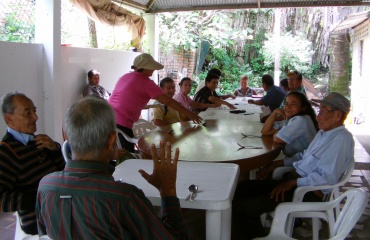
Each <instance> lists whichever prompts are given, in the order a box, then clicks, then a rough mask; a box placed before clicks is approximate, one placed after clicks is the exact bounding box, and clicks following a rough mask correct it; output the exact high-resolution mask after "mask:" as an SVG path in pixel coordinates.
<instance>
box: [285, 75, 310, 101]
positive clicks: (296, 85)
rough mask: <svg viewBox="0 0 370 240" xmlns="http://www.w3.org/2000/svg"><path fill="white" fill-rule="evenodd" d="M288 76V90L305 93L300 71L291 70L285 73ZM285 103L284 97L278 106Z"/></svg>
mask: <svg viewBox="0 0 370 240" xmlns="http://www.w3.org/2000/svg"><path fill="white" fill-rule="evenodd" d="M287 77H288V87H289V89H290V92H300V93H303V94H304V95H307V94H306V91H305V90H304V87H303V85H302V79H303V77H302V73H300V72H298V71H291V72H288V73H287ZM284 105H285V98H284V100H283V101H282V102H281V104H280V108H284Z"/></svg>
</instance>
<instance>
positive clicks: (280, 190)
mask: <svg viewBox="0 0 370 240" xmlns="http://www.w3.org/2000/svg"><path fill="white" fill-rule="evenodd" d="M296 185H297V179H294V180H290V181H287V182H284V183H281V184H279V185H277V186H276V188H274V189H273V190H272V191H271V193H270V197H271V199H275V202H278V201H279V195H280V196H281V201H283V202H284V193H285V192H286V191H289V190H291V189H292V188H293V187H294V186H296Z"/></svg>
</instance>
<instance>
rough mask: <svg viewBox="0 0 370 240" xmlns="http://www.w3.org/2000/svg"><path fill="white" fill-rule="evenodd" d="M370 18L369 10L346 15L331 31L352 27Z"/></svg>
mask: <svg viewBox="0 0 370 240" xmlns="http://www.w3.org/2000/svg"><path fill="white" fill-rule="evenodd" d="M369 18H370V11H365V12H360V13H355V14H351V15H348V16H347V17H346V18H345V19H344V20H343V21H342V22H341V23H339V24H338V26H336V27H335V28H334V29H333V32H335V31H340V30H344V29H348V28H354V27H356V26H357V25H359V24H361V23H362V22H364V21H366V20H367V19H369Z"/></svg>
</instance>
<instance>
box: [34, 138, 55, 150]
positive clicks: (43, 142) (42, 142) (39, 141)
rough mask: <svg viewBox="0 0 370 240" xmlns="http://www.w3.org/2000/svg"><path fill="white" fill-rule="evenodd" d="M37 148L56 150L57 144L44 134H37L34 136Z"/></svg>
mask: <svg viewBox="0 0 370 240" xmlns="http://www.w3.org/2000/svg"><path fill="white" fill-rule="evenodd" d="M35 142H36V146H37V148H48V149H50V150H57V149H58V148H59V147H58V145H57V144H56V143H55V142H54V141H53V140H52V139H51V138H50V137H49V136H48V135H46V134H39V135H36V136H35Z"/></svg>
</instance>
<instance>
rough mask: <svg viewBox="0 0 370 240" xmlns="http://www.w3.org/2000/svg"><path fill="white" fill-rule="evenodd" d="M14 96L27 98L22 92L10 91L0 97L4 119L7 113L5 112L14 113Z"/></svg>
mask: <svg viewBox="0 0 370 240" xmlns="http://www.w3.org/2000/svg"><path fill="white" fill-rule="evenodd" d="M16 96H22V97H25V98H28V97H26V95H25V94H24V93H21V92H10V93H7V94H5V95H4V96H3V97H2V98H1V100H2V101H1V111H2V113H3V117H4V119H5V114H7V113H10V114H13V113H14V109H15V105H14V101H13V99H14V97H16ZM5 121H6V120H5Z"/></svg>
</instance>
